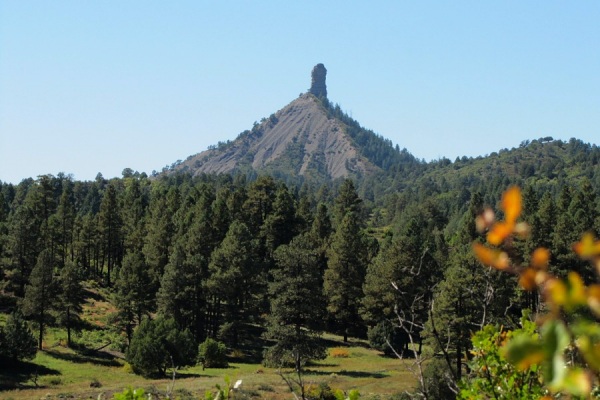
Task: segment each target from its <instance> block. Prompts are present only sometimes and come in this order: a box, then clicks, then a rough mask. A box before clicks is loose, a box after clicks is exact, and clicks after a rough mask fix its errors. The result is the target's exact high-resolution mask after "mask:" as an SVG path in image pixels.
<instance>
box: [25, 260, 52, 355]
mask: <svg viewBox="0 0 600 400" xmlns="http://www.w3.org/2000/svg"><path fill="white" fill-rule="evenodd" d="M54 262H55V261H54V258H53V257H52V254H51V252H50V251H49V250H44V251H42V252H41V253H40V255H39V257H38V261H37V263H36V265H35V268H34V269H33V271H31V276H30V277H29V284H28V285H27V287H26V288H25V298H24V299H23V305H22V310H23V314H24V315H25V316H29V317H31V318H32V319H33V320H34V321H35V323H36V324H37V326H38V349H40V350H41V349H42V342H43V339H44V331H45V328H46V325H47V324H48V323H49V322H50V321H51V319H52V318H51V317H52V315H51V313H50V311H51V310H52V309H53V307H54V304H53V303H54V300H55V295H56V286H55V282H54V279H53V272H54Z"/></svg>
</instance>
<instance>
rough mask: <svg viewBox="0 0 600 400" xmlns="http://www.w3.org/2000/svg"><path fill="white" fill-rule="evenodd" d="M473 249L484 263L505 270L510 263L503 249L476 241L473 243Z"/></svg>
mask: <svg viewBox="0 0 600 400" xmlns="http://www.w3.org/2000/svg"><path fill="white" fill-rule="evenodd" d="M473 251H474V252H475V255H476V256H477V258H478V259H479V261H481V263H482V264H484V265H490V266H492V267H494V268H496V269H499V270H505V269H507V268H508V267H509V265H510V263H509V259H508V254H506V253H505V252H503V251H500V250H496V249H490V248H489V247H485V246H484V245H482V244H481V243H477V242H475V243H473Z"/></svg>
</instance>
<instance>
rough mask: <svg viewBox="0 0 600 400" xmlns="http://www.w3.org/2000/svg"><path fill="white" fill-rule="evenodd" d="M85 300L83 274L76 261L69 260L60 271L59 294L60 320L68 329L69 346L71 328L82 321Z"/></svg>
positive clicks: (69, 343)
mask: <svg viewBox="0 0 600 400" xmlns="http://www.w3.org/2000/svg"><path fill="white" fill-rule="evenodd" d="M84 300H85V299H84V292H83V286H82V284H81V274H80V273H79V270H78V268H77V265H76V264H75V262H73V261H71V260H67V263H66V264H65V266H64V267H63V269H62V270H61V271H60V277H59V296H58V311H59V312H60V317H59V322H60V324H61V325H62V326H64V327H65V328H66V329H67V346H71V330H72V329H73V327H76V326H77V325H78V324H79V323H80V318H79V314H80V313H81V312H82V311H83V308H82V305H83V302H84Z"/></svg>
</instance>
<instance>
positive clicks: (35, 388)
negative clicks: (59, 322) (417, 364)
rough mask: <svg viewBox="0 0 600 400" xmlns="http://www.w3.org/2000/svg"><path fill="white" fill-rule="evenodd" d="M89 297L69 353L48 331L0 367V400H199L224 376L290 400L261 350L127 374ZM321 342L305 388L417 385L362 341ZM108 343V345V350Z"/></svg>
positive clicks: (104, 301) (373, 389) (100, 295)
mask: <svg viewBox="0 0 600 400" xmlns="http://www.w3.org/2000/svg"><path fill="white" fill-rule="evenodd" d="M87 291H88V296H87V297H88V298H87V301H86V304H85V307H84V311H83V314H82V317H83V319H84V321H85V322H86V325H87V329H84V330H82V331H81V332H80V333H78V334H76V335H74V340H75V342H76V345H75V346H72V348H67V347H66V346H65V344H66V332H65V331H64V330H60V329H57V328H50V329H49V330H48V332H47V334H46V336H45V338H44V350H43V351H38V353H37V356H36V357H35V358H34V359H33V360H31V361H28V362H23V363H21V364H20V366H19V368H18V369H16V368H12V369H11V368H7V367H6V366H2V368H0V400H8V399H14V400H17V399H36V400H37V399H98V398H100V399H102V398H104V399H110V398H112V395H113V394H114V393H115V392H121V391H122V390H123V389H124V388H127V387H133V388H143V389H144V390H145V391H146V392H147V393H154V394H156V395H157V396H156V397H158V398H164V396H165V393H167V391H169V390H170V391H171V393H173V394H174V396H173V398H177V397H179V398H181V399H186V398H204V395H205V392H206V391H212V392H214V391H215V385H217V384H220V385H224V383H225V379H226V377H227V378H228V379H231V380H232V381H234V382H235V381H236V380H238V379H241V380H242V381H243V384H242V388H243V391H244V393H245V394H246V395H247V397H249V398H250V397H254V398H263V399H290V398H292V396H291V394H290V393H289V389H288V388H287V386H286V384H285V382H284V380H283V379H282V377H281V376H280V375H279V373H280V371H278V370H276V369H272V368H266V367H263V366H262V365H261V364H260V357H258V356H257V355H258V354H259V350H260V349H255V350H256V351H255V352H254V353H253V354H249V353H248V352H247V349H244V350H234V351H232V353H231V360H232V362H230V365H229V368H220V369H217V368H207V369H203V368H202V366H200V365H199V366H195V367H190V368H186V369H181V370H179V371H177V374H176V379H175V382H174V383H173V380H172V379H168V378H166V377H165V378H164V379H146V378H143V377H141V376H138V375H135V374H133V373H132V372H131V367H130V366H129V365H128V364H127V363H126V362H125V360H124V359H123V354H122V353H120V352H119V351H118V349H115V348H117V347H119V342H122V341H123V340H124V339H123V337H121V336H119V335H117V334H115V333H111V331H110V330H109V329H108V327H107V325H108V324H110V322H109V321H110V319H109V316H110V313H112V312H114V311H115V310H114V307H113V306H112V305H111V303H110V301H108V296H107V295H106V293H104V292H103V290H102V289H100V288H92V287H88V289H87ZM324 340H325V341H326V343H327V346H328V347H329V356H328V357H327V359H325V360H322V361H318V362H315V363H312V364H310V365H308V366H307V367H306V370H305V376H304V377H305V383H306V384H308V385H310V386H313V387H314V386H318V385H319V384H322V383H327V384H328V385H329V386H330V387H332V388H337V389H343V390H345V391H347V390H350V389H357V390H359V392H360V393H361V398H367V399H385V398H389V397H390V396H391V395H393V394H396V393H400V392H402V391H404V390H411V389H412V388H413V387H414V385H415V383H416V380H415V377H414V375H413V373H412V372H411V371H410V370H411V367H412V364H413V362H412V361H411V360H410V359H409V360H398V359H396V358H389V357H385V356H383V355H382V353H380V352H378V351H376V350H374V349H371V348H369V346H368V345H367V343H366V342H365V341H362V340H355V339H352V340H351V341H350V342H349V343H343V341H342V338H341V337H338V336H334V335H330V334H327V335H325V336H324ZM108 343H111V346H106V345H107V344H108ZM103 346H106V347H104V348H101V347H103ZM99 348H101V349H99ZM98 349H99V350H98ZM282 372H290V371H282Z"/></svg>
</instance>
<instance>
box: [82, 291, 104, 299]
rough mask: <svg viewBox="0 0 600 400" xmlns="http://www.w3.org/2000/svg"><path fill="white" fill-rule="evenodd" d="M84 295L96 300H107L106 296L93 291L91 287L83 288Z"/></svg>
mask: <svg viewBox="0 0 600 400" xmlns="http://www.w3.org/2000/svg"><path fill="white" fill-rule="evenodd" d="M83 297H84V298H88V299H92V300H94V301H106V298H105V297H104V296H103V295H102V294H100V293H97V292H93V291H91V290H90V289H84V290H83Z"/></svg>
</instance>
